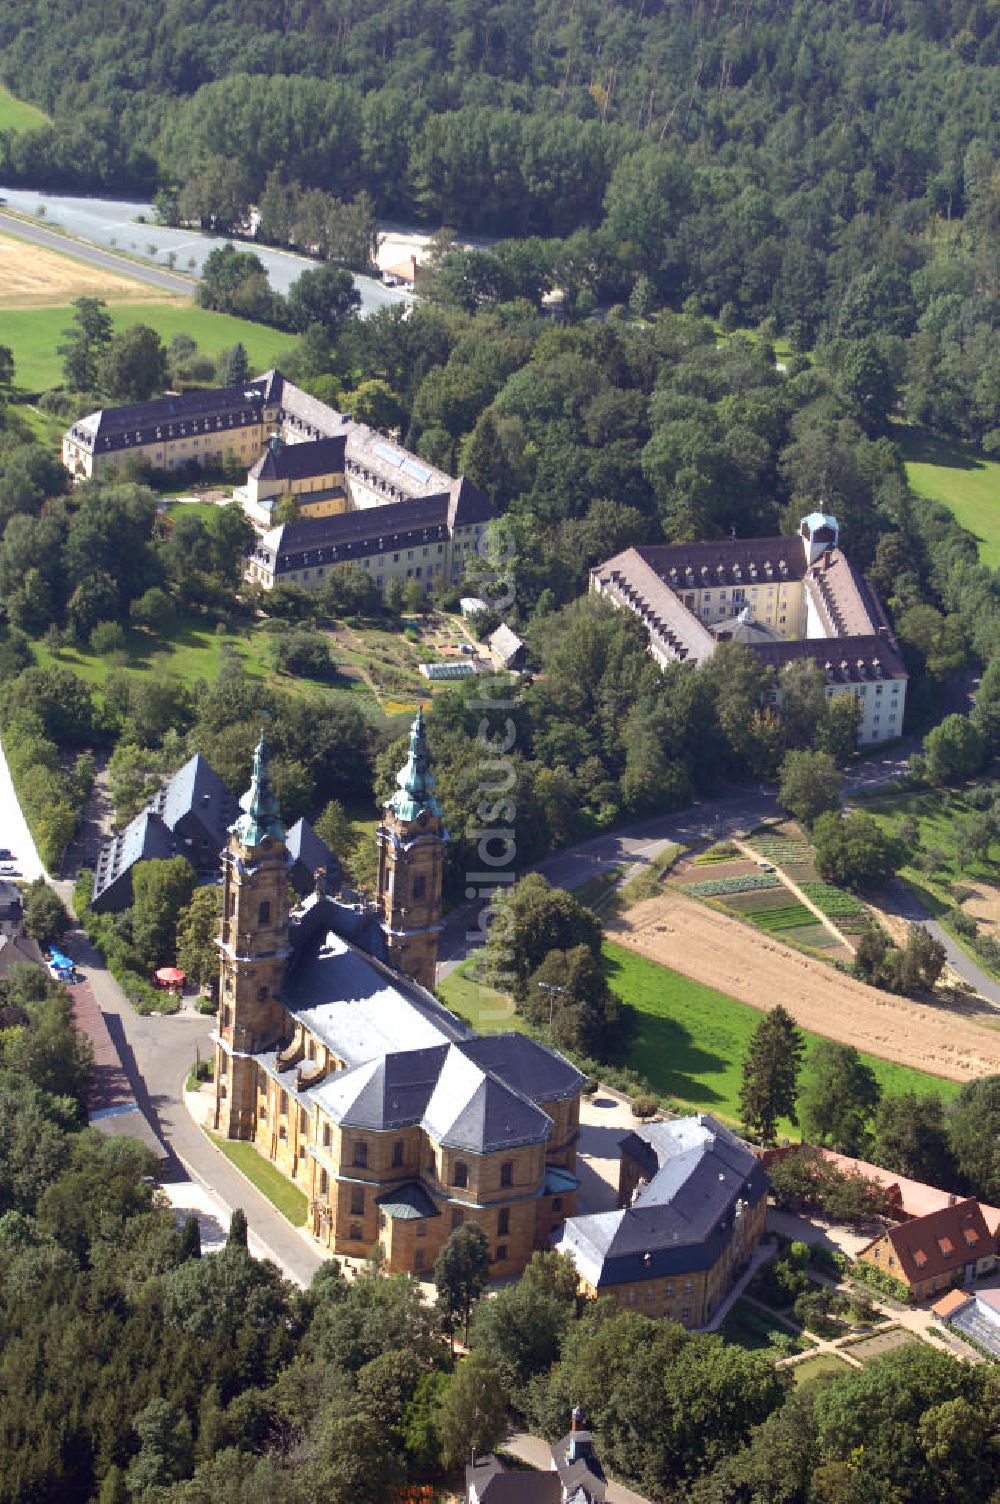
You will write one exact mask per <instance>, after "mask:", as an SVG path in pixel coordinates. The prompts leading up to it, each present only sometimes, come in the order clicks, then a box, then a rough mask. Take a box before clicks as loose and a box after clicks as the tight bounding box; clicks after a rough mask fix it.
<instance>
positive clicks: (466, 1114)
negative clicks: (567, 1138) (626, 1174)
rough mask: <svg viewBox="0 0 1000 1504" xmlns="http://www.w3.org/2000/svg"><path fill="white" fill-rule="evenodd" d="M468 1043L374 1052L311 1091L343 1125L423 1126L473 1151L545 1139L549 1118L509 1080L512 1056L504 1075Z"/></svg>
mask: <svg viewBox="0 0 1000 1504" xmlns="http://www.w3.org/2000/svg"><path fill="white" fill-rule="evenodd" d="M299 1017H304V1015H302V1014H300V1015H299ZM475 1042H476V1041H472V1043H475ZM469 1043H470V1042H469V1041H462V1042H458V1043H441V1044H439V1045H436V1046H430V1047H427V1048H424V1049H416V1050H399V1051H396V1052H394V1053H392V1054H385V1055H382V1056H377V1057H375V1058H373V1059H371V1060H369V1061H367V1062H365V1063H364V1064H363V1065H359V1066H356V1067H355V1068H354V1069H352V1070H346V1071H339V1072H337V1073H336V1074H335V1075H332V1076H328V1077H327V1078H326V1079H325V1080H324V1081H321V1082H320V1083H319V1085H318V1086H316V1087H314V1088H313V1089H312V1091H311V1092H310V1096H311V1097H312V1099H313V1100H314V1101H315V1102H316V1103H317V1105H318V1106H319V1107H320V1108H321V1109H322V1110H323V1112H325V1113H326V1114H327V1115H328V1116H329V1117H331V1118H332V1119H333V1121H334V1122H335V1123H338V1124H339V1125H340V1126H341V1127H348V1128H360V1129H367V1130H369V1131H373V1132H389V1131H391V1130H393V1129H397V1130H398V1129H401V1128H412V1127H415V1126H417V1125H419V1126H420V1127H421V1128H423V1129H424V1131H425V1132H427V1133H428V1134H430V1136H431V1137H432V1138H433V1139H434V1140H435V1142H436V1143H439V1144H443V1145H445V1146H446V1147H448V1148H453V1149H464V1150H466V1151H468V1152H469V1153H470V1154H490V1153H493V1152H494V1151H496V1150H497V1149H504V1148H511V1149H513V1148H516V1147H518V1146H519V1145H523V1144H533V1143H544V1142H546V1140H547V1139H548V1137H549V1134H550V1133H551V1131H552V1120H551V1118H550V1117H549V1116H548V1114H547V1113H545V1112H543V1111H542V1110H541V1108H540V1107H538V1106H536V1104H535V1103H534V1102H532V1101H531V1100H530V1099H529V1098H528V1097H527V1096H525V1095H524V1093H523V1092H522V1091H520V1090H519V1089H518V1088H517V1087H515V1086H513V1085H511V1084H510V1078H514V1079H516V1065H515V1063H514V1062H509V1063H508V1064H509V1066H510V1069H509V1071H508V1072H507V1079H505V1078H504V1077H502V1076H501V1075H500V1074H499V1073H498V1072H496V1071H492V1070H483V1069H482V1068H481V1067H480V1066H479V1065H477V1064H476V1062H475V1060H474V1059H471V1058H470V1054H471V1051H470V1049H469ZM331 1048H335V1049H336V1053H337V1054H338V1055H340V1058H341V1059H343V1055H342V1054H341V1052H340V1049H339V1048H337V1047H336V1046H331Z"/></svg>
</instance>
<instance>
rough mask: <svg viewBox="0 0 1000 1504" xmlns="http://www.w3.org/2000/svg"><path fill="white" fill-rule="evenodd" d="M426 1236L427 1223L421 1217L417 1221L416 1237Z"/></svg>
mask: <svg viewBox="0 0 1000 1504" xmlns="http://www.w3.org/2000/svg"><path fill="white" fill-rule="evenodd" d="M426 1236H427V1223H426V1222H425V1221H424V1219H423V1217H421V1219H420V1221H419V1222H418V1223H417V1237H418V1238H426Z"/></svg>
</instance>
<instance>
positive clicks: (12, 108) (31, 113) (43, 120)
mask: <svg viewBox="0 0 1000 1504" xmlns="http://www.w3.org/2000/svg"><path fill="white" fill-rule="evenodd" d="M48 118H49V117H48V115H46V114H45V112H44V110H40V109H39V108H38V106H37V105H33V104H28V102H27V100H24V99H15V97H14V95H13V94H12V93H11V92H10V90H9V89H5V88H4V86H3V84H0V131H30V130H33V129H34V127H35V126H39V125H46V124H47V123H48Z"/></svg>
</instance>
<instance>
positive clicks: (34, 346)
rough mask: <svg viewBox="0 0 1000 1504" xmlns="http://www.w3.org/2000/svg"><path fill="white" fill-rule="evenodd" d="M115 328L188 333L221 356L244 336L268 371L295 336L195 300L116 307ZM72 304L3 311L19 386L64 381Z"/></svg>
mask: <svg viewBox="0 0 1000 1504" xmlns="http://www.w3.org/2000/svg"><path fill="white" fill-rule="evenodd" d="M111 313H112V317H113V319H114V324H115V329H116V330H119V331H120V330H122V329H127V328H129V327H130V326H131V325H132V324H148V325H149V326H150V328H152V329H155V330H156V332H157V333H158V334H159V335H160V337H161V339H162V340H163V342H164V343H165V344H169V343H170V341H171V340H172V339H173V337H174V335H175V334H189V335H190V336H191V338H192V339H193V340H194V341H195V342H196V344H197V345H198V348H199V349H200V350H202V351H203V352H204V353H205V354H206V355H212V356H215V355H219V354H221V352H222V351H223V350H228V349H230V348H231V347H232V346H233V345H235V344H236V342H237V340H241V341H242V342H243V344H244V346H245V347H246V352H247V355H248V356H249V359H250V365H251V367H252V369H253V370H254V371H264V370H267V368H268V367H269V366H272V365H274V364H275V363H276V362H277V359H278V357H279V356H280V355H283V354H284V353H285V352H287V351H289V350H292V349H294V347H295V345H296V343H297V336H295V335H294V334H282V333H281V331H280V330H278V329H267V328H265V327H264V325H262V324H251V323H249V322H247V320H246V319H234V318H230V317H229V315H228V314H224V313H209V312H208V311H207V310H206V309H203V308H197V307H195V305H194V304H193V303H189V302H186V301H185V300H183V299H180V298H178V299H176V300H174V301H172V302H165V303H128V304H122V305H120V306H119V307H112V309H111ZM72 316H73V310H72V309H71V308H5V309H4V310H3V313H2V315H0V323H2V325H3V343H4V344H5V345H9V346H10V348H11V349H12V350H13V352H14V366H15V371H16V379H17V384H18V386H19V387H23V388H24V389H25V390H27V391H33V392H34V391H46V390H48V389H49V388H50V387H54V386H57V385H58V384H59V382H60V381H61V380H62V360H61V358H60V356H59V354H58V353H57V347H58V346H59V345H60V344H62V332H63V330H64V329H66V328H68V327H69V325H70V322H71V320H72Z"/></svg>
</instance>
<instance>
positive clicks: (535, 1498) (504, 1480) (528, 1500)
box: [465, 1457, 562, 1504]
mask: <svg viewBox="0 0 1000 1504" xmlns="http://www.w3.org/2000/svg"><path fill="white" fill-rule="evenodd" d="M473 1487H474V1488H475V1490H476V1498H477V1499H478V1500H479V1504H560V1500H561V1499H562V1484H561V1483H560V1482H559V1477H558V1474H556V1473H522V1472H516V1473H515V1472H508V1471H507V1469H506V1468H505V1467H504V1466H503V1463H501V1462H498V1461H497V1459H496V1458H495V1457H480V1458H479V1459H478V1460H477V1461H476V1462H475V1463H474V1464H473V1465H472V1466H471V1467H466V1469H465V1496H466V1498H467V1499H469V1498H471V1497H472V1493H471V1490H472V1489H473Z"/></svg>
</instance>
